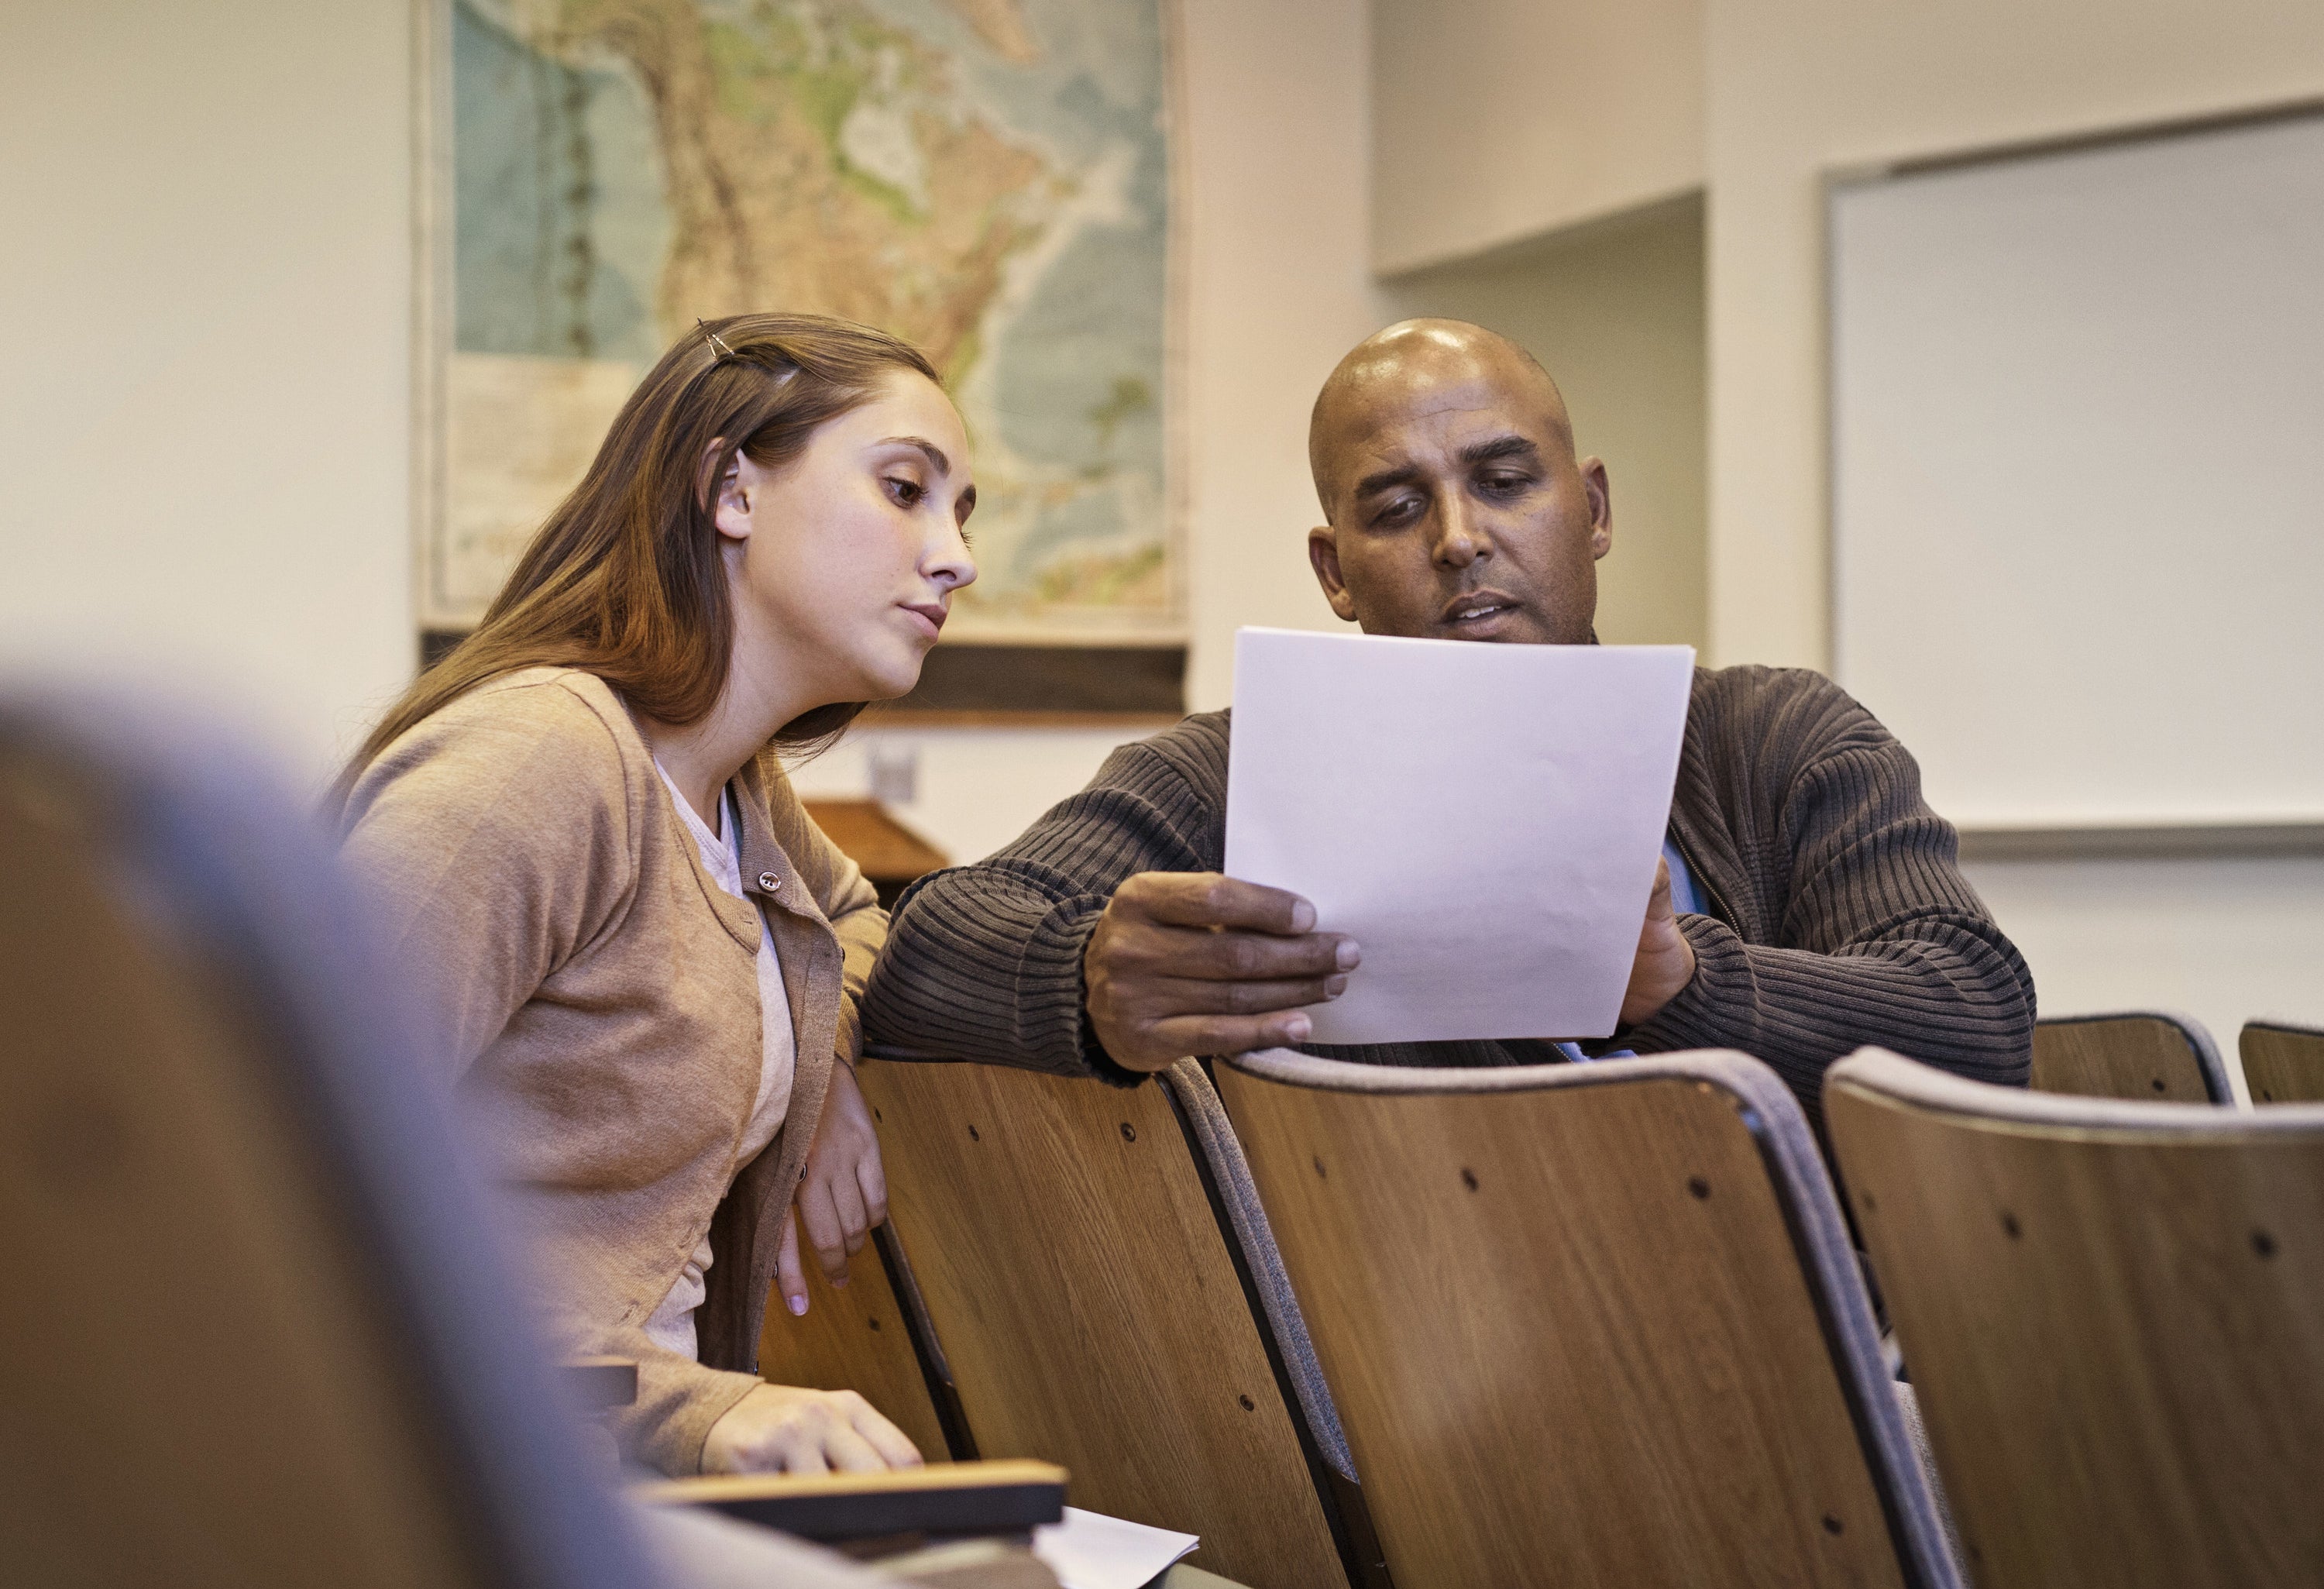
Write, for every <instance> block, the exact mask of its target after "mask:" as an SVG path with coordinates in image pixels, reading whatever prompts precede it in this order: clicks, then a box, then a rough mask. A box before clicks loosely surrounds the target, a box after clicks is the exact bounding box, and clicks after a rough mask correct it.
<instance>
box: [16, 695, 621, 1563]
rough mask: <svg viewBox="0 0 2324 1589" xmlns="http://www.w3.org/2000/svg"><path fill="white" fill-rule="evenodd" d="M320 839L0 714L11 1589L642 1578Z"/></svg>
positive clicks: (123, 732)
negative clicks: (29, 1588)
mask: <svg viewBox="0 0 2324 1589" xmlns="http://www.w3.org/2000/svg"><path fill="white" fill-rule="evenodd" d="M0 877H5V879H6V880H7V909H6V910H5V911H0V1010H5V1012H6V1021H7V1035H6V1039H5V1048H6V1054H7V1062H6V1064H5V1066H0V1273H5V1274H6V1275H7V1276H8V1277H9V1280H8V1281H7V1283H6V1284H5V1285H0V1341H5V1342H6V1343H7V1348H8V1353H9V1363H8V1366H7V1369H6V1371H5V1374H0V1429H5V1431H6V1434H5V1438H0V1562H5V1563H6V1564H7V1567H6V1571H5V1576H6V1577H8V1578H9V1580H10V1581H11V1582H21V1583H25V1584H136V1583H152V1584H173V1585H197V1586H201V1585H221V1586H223V1585H228V1584H234V1585H240V1584H291V1583H327V1584H346V1585H355V1586H359V1589H419V1586H420V1585H428V1586H430V1589H445V1586H464V1585H503V1584H505V1585H515V1584H524V1585H528V1586H540V1589H546V1586H549V1585H564V1586H580V1585H599V1584H604V1585H613V1584H635V1583H641V1582H645V1581H647V1573H646V1570H645V1566H644V1562H643V1558H642V1557H641V1555H640V1554H639V1552H638V1549H637V1547H636V1546H635V1545H634V1544H633V1542H632V1539H631V1538H630V1537H629V1535H628V1534H627V1532H626V1531H625V1530H624V1529H622V1528H621V1527H620V1526H619V1524H618V1520H616V1519H615V1518H613V1517H612V1516H610V1515H608V1502H607V1497H606V1492H605V1491H604V1487H603V1486H602V1485H601V1484H599V1483H596V1482H595V1480H594V1478H593V1477H592V1475H591V1474H590V1470H589V1469H588V1468H587V1466H586V1464H585V1462H584V1459H583V1457H582V1456H581V1455H580V1454H579V1453H580V1451H581V1449H582V1446H581V1444H580V1441H579V1438H578V1437H579V1435H580V1430H579V1428H578V1427H577V1425H576V1424H574V1423H572V1422H570V1421H569V1420H568V1419H567V1418H563V1417H560V1416H558V1415H559V1411H560V1409H558V1407H557V1406H556V1405H555V1401H556V1392H555V1391H554V1390H552V1389H551V1384H550V1380H549V1372H548V1369H547V1366H546V1364H545V1363H543V1362H541V1361H540V1359H541V1357H542V1356H543V1355H544V1353H543V1352H542V1351H541V1349H539V1347H538V1346H537V1345H536V1344H534V1343H533V1342H532V1340H531V1338H530V1335H529V1334H528V1333H527V1332H526V1331H525V1330H524V1329H523V1328H522V1327H521V1323H522V1320H521V1310H520V1309H517V1308H515V1307H512V1305H511V1303H510V1301H509V1298H508V1296H507V1286H508V1284H509V1277H510V1276H511V1274H512V1273H513V1272H514V1270H513V1269H512V1266H510V1265H509V1264H508V1263H507V1262H505V1261H504V1258H505V1254H503V1253H501V1252H498V1251H497V1250H496V1249H495V1248H494V1246H493V1243H491V1242H490V1241H489V1240H488V1236H487V1233H485V1232H484V1231H480V1230H479V1229H478V1228H477V1221H478V1218H479V1215H478V1211H477V1206H476V1204H475V1201H473V1198H474V1196H475V1189H474V1184H473V1183H472V1182H471V1181H470V1180H469V1179H468V1178H467V1177H466V1175H465V1174H464V1173H463V1171H462V1168H461V1166H460V1165H459V1164H458V1163H457V1161H456V1160H455V1159H454V1157H453V1154H452V1151H451V1149H450V1146H449V1144H448V1143H447V1141H445V1140H444V1132H443V1130H442V1127H441V1124H440V1122H438V1118H437V1116H436V1114H435V1113H433V1111H432V1108H431V1106H430V1105H429V1102H428V1101H427V1100H426V1099H424V1098H423V1097H421V1096H420V1095H419V1093H418V1091H417V1089H418V1087H419V1086H420V1082H419V1081H418V1079H417V1074H418V1067H417V1066H416V1065H415V1064H414V1062H413V1060H412V1058H411V1056H410V1053H409V1052H407V1051H405V1050H403V1049H401V1047H400V1046H399V1045H398V1044H397V1043H396V1042H395V1041H394V1040H393V1038H392V1033H393V1031H394V1030H395V1024H396V1009H395V1005H394V1002H393V999H392V992H391V991H389V990H387V989H384V988H383V986H382V984H381V983H380V981H379V979H378V977H377V976H376V975H374V973H373V971H372V970H371V968H369V967H368V966H366V965H364V962H363V957H362V956H361V955H360V953H359V951H358V947H357V946H359V945H360V943H361V941H362V931H361V925H360V922H359V921H358V920H357V919H356V918H355V916H354V915H353V914H352V913H351V910H350V906H349V901H347V900H346V897H345V896H344V895H343V893H342V892H341V891H340V890H339V889H338V888H337V886H336V885H335V883H334V882H332V863H331V859H330V856H329V855H328V852H327V847H326V846H325V845H324V844H323V843H322V842H321V840H320V839H319V837H318V836H314V835H311V834H310V832H309V818H308V816H307V815H306V813H305V812H303V811H300V810H294V809H293V808H291V805H290V804H289V803H288V802H287V801H285V800H282V799H279V798H277V797H275V796H274V795H273V794H272V791H271V790H269V789H267V788H266V787H264V785H263V781H262V780H261V779H259V778H257V777H256V776H255V775H254V773H253V772H251V771H250V770H249V764H248V763H247V762H244V761H242V760H241V759H239V758H236V757H235V756H234V755H233V754H232V753H230V752H228V751H226V750H225V749H222V748H221V745H220V742H219V740H218V739H217V736H216V735H214V734H211V733H208V732H207V731H204V730H202V729H198V728H197V727H195V726H193V725H190V724H189V721H188V720H187V719H186V718H184V717H182V716H171V717H170V718H167V719H164V718H161V717H159V716H154V715H152V714H148V713H142V712H139V711H137V710H135V709H134V708H133V707H128V706H126V705H124V703H122V702H118V701H106V702H99V703H94V704H91V705H88V706H85V707H78V708H76V707H69V706H58V705H53V704H42V703H38V702H25V701H14V702H0Z"/></svg>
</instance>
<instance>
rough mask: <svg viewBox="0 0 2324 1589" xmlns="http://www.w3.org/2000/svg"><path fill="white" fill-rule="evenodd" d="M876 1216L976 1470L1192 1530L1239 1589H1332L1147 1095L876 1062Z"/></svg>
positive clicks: (1257, 1351) (1264, 1362)
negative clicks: (1005, 1466) (905, 1245)
mask: <svg viewBox="0 0 2324 1589" xmlns="http://www.w3.org/2000/svg"><path fill="white" fill-rule="evenodd" d="M860 1075H861V1078H862V1083H863V1091H864V1095H865V1096H866V1097H868V1098H869V1099H870V1100H871V1104H872V1106H873V1108H874V1111H875V1113H876V1114H877V1116H878V1119H879V1122H880V1136H881V1143H882V1144H883V1147H884V1150H885V1152H886V1155H887V1162H888V1182H889V1202H890V1207H891V1209H892V1210H893V1212H894V1215H895V1217H896V1219H897V1220H898V1222H899V1224H900V1225H901V1226H902V1228H903V1229H904V1230H905V1231H907V1232H908V1233H910V1237H911V1254H912V1265H913V1270H914V1271H915V1273H916V1274H917V1275H918V1280H919V1284H920V1289H921V1291H922V1293H923V1295H924V1296H925V1298H927V1307H928V1311H929V1313H930V1314H931V1315H932V1316H934V1318H935V1322H936V1330H937V1332H938V1334H939V1335H941V1336H942V1337H943V1341H944V1348H945V1355H946V1356H947V1358H948V1359H949V1360H950V1362H951V1365H952V1371H953V1378H954V1382H955V1383H956V1384H957V1385H958V1387H959V1390H960V1396H961V1400H962V1403H963V1405H964V1409H965V1410H966V1412H967V1416H968V1423H969V1427H970V1429H971V1430H972V1432H973V1434H974V1436H975V1438H976V1444H977V1449H978V1450H979V1452H981V1453H982V1455H985V1456H988V1457H993V1456H1031V1457H1038V1458H1042V1459H1044V1460H1047V1461H1051V1462H1056V1463H1061V1464H1064V1465H1065V1467H1066V1468H1067V1469H1068V1470H1069V1471H1070V1472H1071V1473H1072V1474H1073V1483H1072V1496H1071V1499H1072V1501H1073V1503H1074V1505H1076V1506H1081V1507H1086V1508H1089V1509H1091V1510H1095V1511H1102V1512H1109V1513H1111V1514H1113V1515H1115V1516H1118V1517H1126V1518H1129V1519H1131V1520H1134V1521H1137V1522H1141V1523H1148V1524H1152V1525H1154V1526H1155V1527H1157V1528H1166V1529H1184V1530H1185V1531H1187V1532H1189V1533H1198V1534H1200V1535H1201V1536H1202V1537H1203V1544H1202V1549H1201V1552H1200V1554H1199V1557H1198V1558H1197V1559H1198V1560H1199V1562H1200V1565H1202V1566H1204V1567H1207V1568H1208V1569H1210V1570H1211V1571H1213V1572H1215V1573H1221V1574H1223V1575H1226V1576H1227V1577H1230V1578H1232V1579H1234V1580H1236V1581H1237V1582H1239V1583H1241V1584H1249V1585H1251V1589H1315V1586H1317V1585H1323V1584H1342V1583H1344V1582H1345V1577H1344V1575H1343V1573H1342V1567H1341V1565H1340V1558H1339V1555H1338V1552H1337V1549H1336V1547H1334V1546H1333V1540H1332V1535H1331V1529H1330V1526H1329V1524H1328V1523H1327V1522H1326V1521H1325V1520H1324V1516H1323V1508H1322V1504H1321V1502H1320V1501H1318V1500H1317V1498H1316V1494H1315V1490H1314V1483H1313V1481H1312V1479H1311V1477H1310V1475H1309V1472H1308V1469H1307V1465H1306V1462H1305V1456H1304V1455H1303V1454H1302V1452H1301V1449H1300V1446H1299V1441H1298V1437H1297V1434H1296V1430H1295V1427H1294V1425H1293V1423H1292V1418H1291V1414H1290V1412H1289V1410H1288V1409H1286V1407H1285V1405H1284V1401H1283V1397H1282V1394H1281V1392H1280V1390H1278V1388H1277V1381H1276V1379H1275V1376H1274V1372H1273V1371H1272V1368H1271V1366H1270V1365H1269V1363H1268V1359H1267V1353H1266V1348H1265V1346H1264V1344H1262V1342H1261V1340H1260V1337H1259V1331H1258V1327H1257V1326H1255V1325H1254V1324H1253V1322H1252V1320H1251V1316H1250V1306H1249V1304H1248V1302H1247V1301H1246V1299H1245V1298H1244V1294H1243V1291H1242V1287H1241V1283H1240V1280H1239V1279H1238V1278H1237V1276H1236V1274H1235V1270H1234V1268H1233V1262H1232V1260H1231V1257H1230V1255H1229V1253H1228V1251H1227V1248H1226V1244H1225V1242H1224V1239H1223V1238H1222V1236H1221V1235H1220V1233H1219V1229H1218V1224H1217V1220H1216V1218H1215V1216H1214V1215H1213V1214H1212V1212H1211V1206H1210V1203H1209V1200H1208V1198H1207V1196H1206V1195H1205V1193H1204V1191H1203V1186H1202V1182H1201V1179H1200V1178H1199V1176H1198V1174H1197V1172H1196V1169H1195V1167H1194V1159H1193V1156H1192V1153H1191V1151H1190V1150H1189V1149H1188V1148H1187V1146H1186V1143H1185V1137H1184V1135H1183V1134H1182V1133H1181V1132H1180V1130H1179V1127H1178V1123H1177V1119H1176V1115H1175V1114H1174V1113H1172V1111H1171V1108H1170V1104H1169V1101H1168V1099H1167V1098H1166V1097H1165V1096H1164V1095H1163V1094H1162V1091H1161V1089H1160V1088H1159V1087H1158V1086H1152V1085H1148V1086H1140V1087H1138V1088H1135V1089H1133V1090H1129V1091H1124V1090H1121V1089H1119V1088H1114V1087H1109V1086H1104V1085H1103V1084H1102V1083H1099V1082H1094V1081H1087V1080H1066V1079H1064V1078H1060V1077H1056V1076H1040V1075H1036V1074H1034V1073H1032V1072H1029V1071H1019V1070H1008V1069H1002V1068H1000V1067H991V1066H982V1065H908V1064H898V1063H892V1062H872V1063H867V1064H866V1065H864V1066H863V1067H862V1071H861V1072H860Z"/></svg>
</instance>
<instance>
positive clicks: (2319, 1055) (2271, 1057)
mask: <svg viewBox="0 0 2324 1589" xmlns="http://www.w3.org/2000/svg"><path fill="white" fill-rule="evenodd" d="M2236 1052H2237V1054H2238V1056H2239V1057H2240V1058H2242V1060H2243V1064H2244V1086H2247V1087H2249V1088H2250V1089H2251V1096H2252V1102H2253V1103H2254V1104H2318V1103H2324V1027H2314V1026H2302V1025H2301V1024H2300V1023H2299V1022H2297V1021H2279V1020H2273V1019H2267V1020H2261V1021H2245V1022H2244V1029H2243V1030H2242V1031H2241V1032H2240V1033H2239V1034H2237V1036H2236Z"/></svg>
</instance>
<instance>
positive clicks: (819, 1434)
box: [702, 1385, 921, 1474]
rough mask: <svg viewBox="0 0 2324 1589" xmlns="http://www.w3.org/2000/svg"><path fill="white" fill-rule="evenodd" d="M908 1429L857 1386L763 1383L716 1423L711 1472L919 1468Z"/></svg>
mask: <svg viewBox="0 0 2324 1589" xmlns="http://www.w3.org/2000/svg"><path fill="white" fill-rule="evenodd" d="M919 1465H921V1464H920V1454H919V1452H918V1450H917V1449H916V1448H915V1447H914V1446H913V1445H912V1443H911V1442H910V1441H909V1440H908V1439H906V1438H905V1437H904V1432H903V1431H902V1430H901V1429H899V1428H898V1427H896V1426H895V1425H893V1424H891V1423H890V1422H889V1421H888V1420H887V1419H886V1418H881V1416H880V1414H879V1413H878V1412H877V1411H875V1410H874V1409H873V1408H872V1406H871V1403H870V1402H869V1401H866V1400H863V1398H862V1397H861V1396H858V1395H857V1394H856V1393H855V1392H854V1391H853V1390H799V1389H797V1388H796V1387H794V1386H790V1385H761V1386H760V1387H759V1388H758V1389H757V1390H752V1392H751V1393H750V1394H749V1395H747V1396H745V1397H743V1398H742V1400H740V1401H737V1402H736V1403H734V1405H733V1407H730V1408H728V1409H726V1415H725V1416H724V1418H720V1419H719V1420H718V1421H717V1422H716V1423H715V1424H712V1425H711V1426H710V1434H709V1436H708V1437H706V1438H705V1440H704V1441H703V1443H702V1471H703V1472H704V1473H705V1474H822V1473H843V1474H862V1473H879V1472H881V1471H883V1470H885V1469H888V1468H895V1467H918V1466H919Z"/></svg>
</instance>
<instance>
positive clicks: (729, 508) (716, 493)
mask: <svg viewBox="0 0 2324 1589" xmlns="http://www.w3.org/2000/svg"><path fill="white" fill-rule="evenodd" d="M724 445H725V443H724V441H723V440H722V441H713V442H712V443H711V444H710V448H709V451H708V453H707V454H706V455H705V457H704V459H703V465H702V467H703V470H704V472H705V474H707V473H708V472H709V470H710V469H711V468H712V467H715V465H716V463H717V460H718V449H719V448H721V447H723V446H724ZM758 473H759V471H758V468H757V467H756V466H755V465H753V464H752V462H751V460H750V459H749V458H746V457H743V456H742V453H741V452H739V451H737V452H736V453H735V454H734V456H733V457H730V458H728V459H727V460H726V467H725V469H724V472H722V473H721V474H720V475H719V476H718V478H717V479H716V481H715V482H713V484H712V487H711V490H712V495H711V499H710V522H712V523H713V524H715V525H716V526H717V529H718V533H719V534H720V535H721V536H722V537H724V539H725V540H750V539H751V494H752V492H753V491H754V490H756V489H757V487H758V483H759V482H758Z"/></svg>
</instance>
